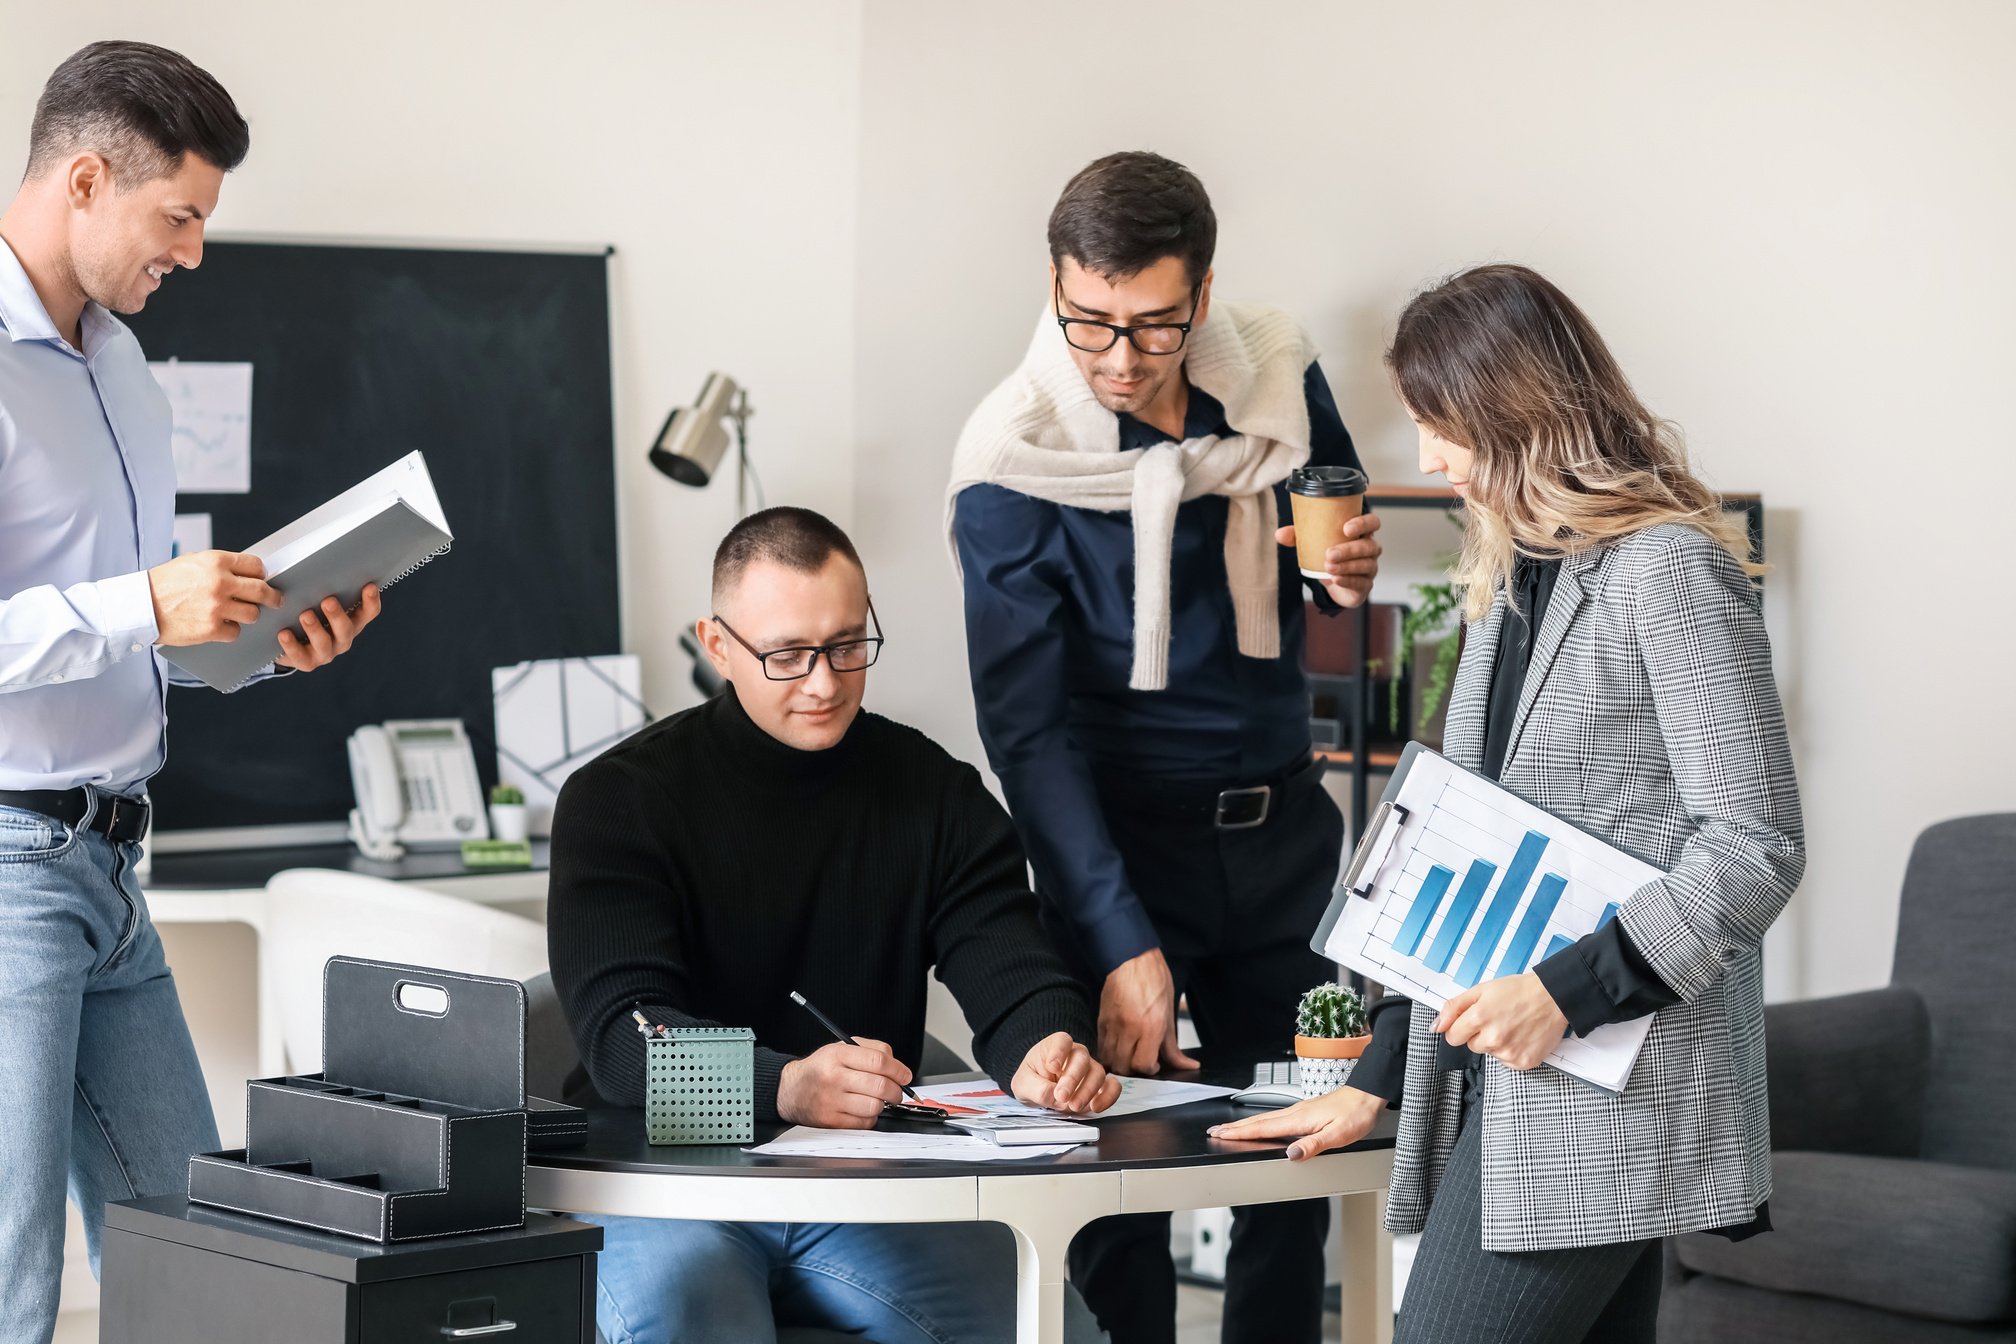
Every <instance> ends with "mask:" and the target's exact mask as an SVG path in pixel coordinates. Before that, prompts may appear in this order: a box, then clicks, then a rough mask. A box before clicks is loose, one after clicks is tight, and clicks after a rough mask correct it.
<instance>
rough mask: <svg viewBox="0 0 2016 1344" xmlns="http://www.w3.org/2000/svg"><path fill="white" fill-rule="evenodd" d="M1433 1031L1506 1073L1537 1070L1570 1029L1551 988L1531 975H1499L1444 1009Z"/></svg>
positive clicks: (1453, 1001)
mask: <svg viewBox="0 0 2016 1344" xmlns="http://www.w3.org/2000/svg"><path fill="white" fill-rule="evenodd" d="M1432 1030H1434V1031H1438V1032H1440V1033H1442V1035H1443V1036H1444V1037H1446V1038H1447V1039H1448V1042H1449V1044H1451V1045H1467V1046H1469V1047H1470V1049H1471V1051H1472V1052H1474V1053H1476V1054H1480V1055H1489V1056H1491V1057H1492V1058H1493V1059H1495V1060H1497V1061H1499V1062H1500V1063H1501V1064H1504V1065H1505V1066H1506V1067H1507V1068H1513V1069H1518V1070H1520V1071H1521V1072H1524V1071H1525V1070H1527V1069H1537V1068H1539V1067H1540V1065H1541V1064H1542V1063H1544V1062H1545V1061H1546V1059H1547V1056H1549V1055H1551V1054H1553V1053H1554V1048H1555V1047H1556V1046H1558V1045H1560V1044H1561V1037H1562V1036H1563V1035H1564V1034H1565V1033H1566V1032H1567V1030H1568V1018H1567V1016H1566V1015H1565V1014H1564V1013H1562V1011H1561V1008H1560V1005H1558V1004H1556V1003H1555V1002H1554V996H1553V995H1552V994H1549V993H1548V992H1547V986H1545V985H1543V984H1541V983H1540V977H1539V976H1537V975H1535V974H1533V972H1531V971H1527V972H1525V973H1524V974H1523V975H1506V976H1500V977H1499V978H1498V979H1496V980H1486V981H1485V982H1484V983H1483V984H1481V985H1476V986H1473V987H1472V988H1470V989H1466V990H1464V991H1463V992H1462V993H1461V994H1458V995H1457V996H1456V997H1455V998H1453V999H1451V1000H1449V1001H1448V1002H1447V1003H1445V1004H1443V1005H1442V1011H1441V1012H1440V1013H1437V1014H1436V1015H1435V1025H1434V1027H1433V1028H1432Z"/></svg>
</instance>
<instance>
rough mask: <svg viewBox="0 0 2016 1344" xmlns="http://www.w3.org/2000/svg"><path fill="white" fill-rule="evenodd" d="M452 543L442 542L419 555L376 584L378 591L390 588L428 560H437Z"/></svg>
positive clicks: (446, 552)
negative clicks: (410, 562) (436, 547)
mask: <svg viewBox="0 0 2016 1344" xmlns="http://www.w3.org/2000/svg"><path fill="white" fill-rule="evenodd" d="M454 544H455V543H454V542H452V541H444V542H442V543H441V545H440V547H439V548H438V549H436V550H432V551H429V552H427V554H425V555H423V556H421V557H420V558H419V559H418V560H415V561H414V562H413V563H412V564H410V565H408V566H406V568H404V569H402V570H400V571H399V572H398V573H397V574H394V575H393V576H392V577H391V578H389V579H387V580H385V582H383V583H381V584H379V585H378V589H379V591H380V592H383V591H384V590H385V589H387V588H390V587H391V586H392V585H393V584H395V583H397V582H399V580H401V579H403V578H405V577H406V576H407V575H409V574H412V573H413V572H414V571H416V570H418V569H421V568H423V567H425V566H426V564H427V563H428V562H429V561H430V560H439V559H440V558H441V557H442V556H444V555H446V554H448V551H449V549H450V548H451V547H453V546H454Z"/></svg>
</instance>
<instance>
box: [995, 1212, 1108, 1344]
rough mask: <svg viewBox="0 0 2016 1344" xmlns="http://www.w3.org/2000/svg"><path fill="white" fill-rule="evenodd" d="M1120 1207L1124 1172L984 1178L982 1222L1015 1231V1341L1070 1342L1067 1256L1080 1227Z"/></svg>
mask: <svg viewBox="0 0 2016 1344" xmlns="http://www.w3.org/2000/svg"><path fill="white" fill-rule="evenodd" d="M1119 1211H1120V1173H1118V1172H1113V1173H1111V1174H1110V1175H1100V1176H1089V1175H1088V1176H1057V1177H1049V1178H1045V1177H1040V1176H1015V1177H1008V1178H1004V1179H1000V1180H994V1181H990V1180H988V1178H986V1177H985V1176H983V1177H981V1178H980V1221H981V1222H983V1223H1006V1224H1007V1225H1008V1228H1009V1230H1010V1231H1012V1232H1014V1234H1015V1344H1064V1293H1065V1288H1064V1256H1065V1252H1066V1251H1068V1250H1069V1249H1070V1247H1071V1238H1072V1237H1074V1236H1076V1235H1077V1234H1078V1229H1080V1228H1082V1227H1084V1226H1085V1224H1087V1223H1089V1222H1091V1221H1092V1220H1093V1219H1095V1218H1103V1217H1105V1216H1107V1215H1108V1214H1113V1213H1118V1212H1119Z"/></svg>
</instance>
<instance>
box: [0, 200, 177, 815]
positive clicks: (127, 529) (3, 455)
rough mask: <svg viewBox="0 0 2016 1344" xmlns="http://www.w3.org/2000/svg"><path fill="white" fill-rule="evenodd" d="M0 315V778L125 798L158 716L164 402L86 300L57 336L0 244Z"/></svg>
mask: <svg viewBox="0 0 2016 1344" xmlns="http://www.w3.org/2000/svg"><path fill="white" fill-rule="evenodd" d="M0 326H4V327H5V339H4V340H0V789H68V788H74V787H76V786H77V785H80V784H96V785H98V786H100V787H102V788H105V789H109V790H111V791H113V792H115V793H120V794H124V795H126V796H128V797H138V796H139V795H140V794H141V793H142V792H144V791H145V789H146V785H147V780H148V778H149V777H150V776H152V775H153V774H154V772H155V771H157V770H159V769H160V768H161V762H162V759H163V752H164V746H163V743H164V740H165V733H166V730H167V726H168V710H167V683H168V671H169V669H168V668H167V666H166V665H165V664H163V663H161V662H160V661H159V660H158V659H157V658H156V656H155V653H154V640H155V637H156V635H157V634H158V633H159V632H158V631H157V629H156V627H155V624H154V599H153V593H152V590H151V589H150V587H149V585H148V581H147V573H146V571H147V570H148V569H150V568H152V567H153V566H155V565H159V564H162V563H164V562H165V561H167V560H168V559H169V558H170V555H171V552H172V549H173V533H174V523H175V461H174V457H173V455H172V453H171V452H170V449H169V439H170V434H171V431H172V427H173V425H172V417H171V414H170V411H169V407H168V398H167V397H166V396H165V395H164V394H163V393H162V391H161V388H160V387H159V385H157V384H156V383H155V381H154V376H153V374H152V373H150V372H149V371H148V369H147V360H146V356H144V355H143V354H141V352H140V342H139V341H138V340H137V339H135V337H134V335H133V333H132V332H131V331H129V330H127V328H126V325H125V324H124V323H122V322H120V321H119V319H117V318H116V317H114V316H112V314H110V313H108V312H106V311H105V310H104V309H103V308H101V307H99V306H98V305H97V304H95V303H92V304H86V305H85V308H84V320H83V342H84V348H83V350H81V351H79V350H77V349H76V348H74V347H73V346H71V344H70V343H69V342H68V341H67V340H65V339H64V338H63V336H62V335H61V334H60V333H59V332H58V331H57V330H56V324H55V323H54V322H53V321H52V320H51V319H50V317H49V314H48V312H47V311H46V310H44V308H43V307H42V301H41V299H40V298H39V297H38V296H37V295H36V293H35V287H34V286H33V285H32V284H31V283H29V280H28V273H27V272H26V271H24V270H23V269H22V268H21V263H20V262H19V261H18V260H17V259H16V258H15V256H14V253H13V251H12V250H11V249H10V248H9V247H8V246H7V245H6V243H5V241H4V240H0ZM177 679H178V680H180V678H179V677H178V678H177Z"/></svg>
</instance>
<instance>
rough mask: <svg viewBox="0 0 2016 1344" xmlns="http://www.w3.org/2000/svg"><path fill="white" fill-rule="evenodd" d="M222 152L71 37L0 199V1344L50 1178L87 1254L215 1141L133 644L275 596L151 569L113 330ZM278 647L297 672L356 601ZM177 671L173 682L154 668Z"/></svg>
mask: <svg viewBox="0 0 2016 1344" xmlns="http://www.w3.org/2000/svg"><path fill="white" fill-rule="evenodd" d="M249 144H250V137H249V134H248V132H247V129H246V126H245V122H244V119H243V118H242V117H240V116H239V115H238V109H237V108H236V107H235V106H234V105H233V104H232V101H231V97H230V95H229V94H227V93H226V92H225V91H224V89H223V88H222V87H221V86H220V85H219V84H218V83H217V81H216V80H215V79H213V78H211V76H210V75H209V74H207V73H205V72H204V71H202V70H200V69H198V68H197V67H196V66H194V65H192V64H191V63H190V62H189V61H188V60H187V59H185V58H184V57H182V56H180V55H178V54H176V53H175V52H172V51H165V50H163V49H162V48H160V47H152V46H148V45H146V44H144V43H138V42H99V43H94V44H93V45H91V46H89V47H86V48H84V49H83V50H82V51H80V52H78V53H77V54H76V55H74V56H72V57H71V58H70V59H69V60H67V61H65V62H64V63H63V64H62V65H61V66H60V67H58V68H57V70H56V72H55V74H53V75H52V76H50V79H49V83H48V85H47V86H46V87H45V88H44V89H43V92H42V96H41V99H40V101H39V102H38V103H37V104H36V108H35V121H34V126H33V128H32V130H31V131H30V134H29V145H28V171H27V174H26V176H25V178H24V180H23V181H22V183H21V187H20V190H19V191H18V192H17V193H16V195H15V197H14V200H13V202H12V203H11V204H10V205H9V206H8V207H7V210H6V213H5V214H4V215H0V332H4V336H5V339H4V340H0V536H4V537H5V538H6V539H7V544H6V546H5V547H4V548H0V696H4V697H5V699H4V700H0V1003H4V1004H5V1016H4V1018H0V1171H5V1172H6V1173H7V1181H6V1183H5V1185H4V1187H0V1245H4V1246H5V1247H7V1255H8V1262H9V1263H8V1267H7V1272H6V1273H4V1274H0V1339H5V1340H8V1341H23V1342H24V1344H26V1342H30V1341H37V1340H47V1339H48V1338H49V1337H50V1334H51V1332H52V1331H53V1329H54V1328H55V1317H56V1300H57V1285H58V1280H59V1277H60V1272H61V1267H62V1255H63V1197H64V1189H65V1186H66V1185H68V1186H69V1188H70V1189H72V1190H73V1191H74V1192H75V1194H76V1197H77V1204H78V1207H79V1209H80V1210H81V1211H82V1213H83V1215H84V1225H85V1230H86V1233H87V1236H88V1239H89V1243H90V1249H91V1259H92V1264H93V1267H94V1268H95V1267H96V1264H97V1258H98V1257H97V1253H98V1229H99V1222H100V1217H101V1211H102V1209H103V1207H104V1204H105V1202H106V1201H107V1200H117V1199H130V1198H133V1197H135V1196H140V1195H155V1194H162V1193H165V1192H167V1191H170V1190H175V1189H179V1188H180V1187H181V1185H182V1182H183V1179H184V1173H185V1172H186V1170H187V1164H188V1158H189V1154H190V1153H191V1152H195V1151H200V1150H203V1149H211V1148H215V1147H217V1131H216V1124H215V1121H214V1120H213V1119H212V1118H211V1115H210V1101H209V1095H208V1093H207V1091H206V1090H205V1088H204V1084H203V1076H202V1073H201V1072H200V1070H199V1069H198V1068H197V1063H196V1052H195V1049H194V1048H193V1047H192V1045H191V1044H190V1040H189V1031H188V1028H187V1026H186V1025H185V1024H184V1022H183V1019H182V1007H181V1001H180V1000H179V998H178V997H177V996H176V992H175V982H174V979H173V978H172V976H171V975H170V974H169V971H168V966H167V963H166V961H165V960H164V959H163V957H162V952H161V943H160V940H159V938H158V937H157V936H156V935H155V932H154V928H153V925H152V924H151V922H150V921H149V920H148V918H147V908H146V905H145V903H144V902H143V901H142V899H141V896H140V889H139V885H138V883H137V882H136V881H135V879H134V876H133V864H134V862H135V860H136V859H137V858H138V857H139V849H138V845H137V841H138V840H139V839H140V837H141V835H143V834H144V833H145V830H146V826H147V810H148V809H147V801H146V792H147V781H148V779H149V778H150V777H151V776H152V775H153V774H154V772H155V771H157V770H158V769H160V767H161V762H162V759H163V757H164V753H165V750H166V747H165V740H164V733H165V730H166V727H167V714H166V682H167V680H168V679H169V673H168V669H167V667H166V665H165V664H163V663H162V661H161V660H160V659H159V658H158V657H157V656H156V654H155V652H154V651H155V649H156V648H157V647H160V646H168V647H175V646H187V645H193V644H202V643H209V642H213V641H218V640H232V639H236V638H237V636H238V631H239V628H240V627H241V626H242V625H244V624H247V623H249V622H250V621H252V620H253V619H255V618H256V617H257V616H258V614H259V612H260V609H261V608H262V607H277V606H279V605H280V603H281V600H282V599H281V597H280V595H279V593H277V592H275V591H274V590H273V588H271V587H270V586H269V585H268V584H267V583H266V582H265V580H264V569H263V568H262V566H261V564H260V562H259V560H258V559H257V558H256V557H253V556H243V555H234V554H231V553H228V552H224V551H205V552H202V553H200V554H195V555H185V556H182V557H179V558H172V559H171V558H170V551H171V534H172V525H173V520H174V512H175V465H174V459H173V457H172V455H171V453H170V450H169V435H170V430H171V424H170V416H169V409H168V403H167V398H166V397H165V396H164V395H163V394H162V392H161V390H160V388H159V387H157V386H156V385H155V383H154V379H153V376H152V375H151V374H150V373H149V372H148V370H147V362H146V357H145V356H144V355H143V354H142V353H141V351H140V345H139V343H138V342H137V341H136V340H134V338H133V334H132V333H131V332H130V331H128V330H127V328H126V327H125V326H124V325H123V324H122V323H120V321H119V320H118V319H117V318H116V317H114V316H113V313H115V312H116V313H133V312H138V311H139V310H140V308H141V307H142V306H143V305H144V304H145V303H146V302H147V299H148V297H149V296H150V295H152V294H153V292H154V291H155V290H156V289H158V288H159V287H160V286H161V283H162V281H163V280H164V279H165V278H166V277H167V276H168V275H169V273H170V272H172V271H174V270H175V268H176V267H178V266H180V267H188V268H190V269H194V268H195V267H196V265H197V264H198V263H199V262H200V261H201V260H202V258H203V227H204V223H205V221H206V220H207V219H208V218H209V216H210V213H211V212H212V211H213V210H214V209H215V208H216V205H217V196H218V192H219V190H220V188H221V187H222V185H223V181H224V174H225V173H226V172H228V171H230V170H231V169H232V168H235V167H237V165H238V164H239V162H240V161H241V160H243V158H244V157H245V152H246V149H247V147H248V146H249ZM378 601H379V600H378V593H377V591H376V589H367V590H366V592H365V596H364V600H363V604H362V606H361V607H360V608H359V610H358V612H357V613H356V615H355V616H352V615H349V614H346V613H345V612H344V610H343V608H342V605H341V604H340V603H338V602H336V601H334V600H333V599H332V600H330V601H328V602H325V603H323V604H322V606H321V608H320V609H319V610H317V611H307V612H303V613H302V614H301V618H300V632H299V634H295V633H293V632H291V631H290V632H288V633H284V634H282V635H281V636H280V640H281V649H280V656H279V657H278V658H277V659H276V666H277V667H279V668H284V669H286V670H289V671H294V672H309V671H313V670H314V669H316V668H318V667H321V666H322V665H324V664H325V663H327V662H329V661H330V660H331V659H333V658H335V657H337V656H338V655H340V654H341V653H343V652H344V651H346V650H347V649H348V648H349V647H350V642H351V640H353V639H354V638H356V635H357V632H358V631H359V630H361V629H362V628H363V627H364V626H365V625H368V624H369V623H370V622H371V619H372V618H373V617H375V616H376V615H377V614H378ZM177 679H178V680H179V679H180V678H177Z"/></svg>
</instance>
